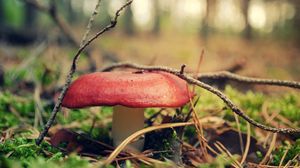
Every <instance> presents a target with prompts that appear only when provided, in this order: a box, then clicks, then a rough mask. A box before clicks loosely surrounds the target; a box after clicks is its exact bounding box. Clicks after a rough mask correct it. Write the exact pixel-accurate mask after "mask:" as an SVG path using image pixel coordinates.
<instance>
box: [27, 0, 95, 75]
mask: <svg viewBox="0 0 300 168" xmlns="http://www.w3.org/2000/svg"><path fill="white" fill-rule="evenodd" d="M23 1H24V2H25V3H27V4H30V5H32V6H33V7H35V9H37V10H39V11H41V12H44V13H46V14H48V15H49V16H50V17H51V19H52V20H53V22H54V23H55V24H56V25H57V26H58V27H59V28H60V30H61V31H62V32H63V34H64V35H65V37H66V38H67V39H68V40H69V41H70V43H71V44H72V45H73V46H75V47H76V48H80V47H81V43H80V42H79V41H78V40H77V39H76V38H75V36H74V33H72V32H73V31H72V29H71V27H70V26H69V25H68V23H67V22H66V21H65V20H64V19H63V18H62V17H60V16H59V15H58V13H57V7H56V0H51V1H50V4H49V7H48V6H44V5H42V4H40V3H39V2H38V1H37V0H23ZM96 9H98V7H97V5H96ZM94 13H95V11H94ZM94 13H93V14H92V17H91V18H93V17H94ZM87 30H88V29H87ZM83 52H84V53H85V54H86V55H87V56H88V58H89V59H88V60H89V64H90V66H91V67H90V69H91V70H95V69H96V65H95V62H94V61H93V60H92V59H91V58H90V55H91V54H90V52H89V50H85V51H83Z"/></svg>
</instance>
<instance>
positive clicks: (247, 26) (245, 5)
mask: <svg viewBox="0 0 300 168" xmlns="http://www.w3.org/2000/svg"><path fill="white" fill-rule="evenodd" d="M241 7H242V12H243V16H244V19H245V29H244V31H243V36H244V37H245V38H246V39H248V40H250V39H252V28H251V25H250V24H249V17H248V10H249V0H242V1H241Z"/></svg>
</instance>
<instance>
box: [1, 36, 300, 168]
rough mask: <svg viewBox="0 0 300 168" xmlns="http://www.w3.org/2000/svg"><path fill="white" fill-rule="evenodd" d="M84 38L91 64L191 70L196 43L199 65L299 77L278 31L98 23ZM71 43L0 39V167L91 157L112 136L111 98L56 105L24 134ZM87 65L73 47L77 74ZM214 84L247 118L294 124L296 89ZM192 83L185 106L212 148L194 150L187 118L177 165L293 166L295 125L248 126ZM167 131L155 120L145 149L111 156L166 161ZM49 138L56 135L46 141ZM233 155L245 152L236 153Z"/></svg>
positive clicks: (88, 161) (299, 104)
mask: <svg viewBox="0 0 300 168" xmlns="http://www.w3.org/2000/svg"><path fill="white" fill-rule="evenodd" d="M91 47H92V48H93V49H92V59H93V61H94V62H95V63H96V64H97V69H101V68H102V67H103V66H105V65H110V64H111V63H112V62H115V61H131V62H135V63H139V64H145V65H163V66H169V67H172V68H177V69H180V66H181V65H182V64H186V65H187V68H186V71H190V72H194V71H195V69H196V67H197V65H198V60H199V57H200V54H201V52H202V50H204V59H203V61H202V62H201V65H200V73H201V72H211V71H219V70H231V69H232V68H233V67H238V68H237V69H235V70H234V72H235V73H238V74H243V75H247V76H255V77H264V78H277V79H289V80H295V81H299V80H300V76H299V75H298V74H299V72H300V67H299V66H298V64H299V63H300V57H299V53H300V51H299V50H300V49H299V48H297V47H296V46H294V45H293V44H292V43H291V42H285V41H279V42H278V41H274V40H271V39H265V40H262V39H261V40H254V41H247V40H243V39H241V38H239V37H219V36H216V37H211V38H209V39H207V40H206V41H204V40H200V39H199V37H195V36H192V35H180V33H179V34H176V36H174V35H172V34H171V33H164V34H161V35H159V36H153V35H136V36H125V35H122V34H120V33H107V34H105V35H104V36H102V37H101V38H100V39H98V40H97V41H96V42H95V43H94V44H92V46H91ZM75 51H76V49H74V48H72V47H71V46H68V45H64V44H60V45H58V44H57V43H56V42H48V43H39V44H36V45H33V46H27V47H24V46H22V47H16V46H9V45H8V44H1V45H0V133H1V135H0V136H1V137H0V167H1V168H2V167H9V168H10V167H11V168H14V167H33V168H35V167H41V166H43V167H45V168H47V167H49V168H55V167H68V168H69V167H70V168H71V167H72V168H73V167H78V168H79V167H93V166H95V165H96V164H97V163H99V161H100V162H101V161H104V160H105V158H106V157H108V155H109V154H110V153H111V151H112V149H111V148H110V147H108V146H106V145H111V144H112V140H111V133H110V131H111V117H112V112H113V109H112V108H111V107H93V108H87V109H80V110H67V109H62V110H61V112H60V113H58V116H57V119H56V122H55V124H54V125H53V127H52V128H51V129H50V131H49V135H48V136H47V137H46V138H45V141H44V142H43V143H42V145H41V146H37V145H35V142H34V140H35V139H36V138H37V136H38V135H39V132H40V131H41V129H42V127H43V125H44V124H45V122H46V121H47V119H48V117H49V115H50V112H51V111H52V109H53V106H54V103H55V102H56V98H57V95H58V93H59V91H60V89H61V87H62V85H63V84H64V82H65V78H66V74H67V73H68V70H69V68H70V66H71V60H72V57H73V55H74V53H75ZM88 67H89V64H88V61H87V58H86V57H84V56H83V57H81V58H80V61H79V66H78V70H79V73H78V74H81V73H86V71H85V70H86V69H88ZM78 74H77V75H78ZM230 84H233V85H230ZM222 85H226V86H224V90H223V91H224V93H225V94H226V95H227V96H228V97H229V98H230V99H231V100H233V102H234V103H235V104H236V105H238V106H239V107H240V108H241V109H243V110H244V111H245V112H246V113H247V114H248V115H249V116H250V117H251V118H253V119H254V120H256V121H258V122H261V123H263V124H267V125H270V126H273V127H277V128H282V127H291V128H299V127H300V95H299V93H298V92H297V90H292V89H278V87H274V86H272V87H271V86H263V87H261V86H260V87H257V86H246V85H244V84H243V85H242V84H239V83H223V84H222ZM191 87H192V86H191ZM196 93H197V96H196V97H197V98H198V97H199V101H198V102H197V103H196V105H195V108H194V111H195V112H196V113H197V114H198V115H199V117H200V120H201V121H202V122H203V123H202V126H203V130H204V133H203V134H202V135H203V136H204V137H205V138H206V139H207V142H208V143H207V144H206V145H208V146H211V147H212V148H213V149H215V150H216V151H217V152H218V154H217V155H216V154H214V153H212V152H210V151H208V152H207V150H203V144H202V143H203V142H200V143H199V139H198V138H199V136H198V135H199V132H197V130H196V129H195V127H194V126H187V127H186V128H185V129H184V132H183V137H182V138H180V142H182V144H183V148H182V158H183V163H184V164H185V166H186V167H188V166H189V167H199V166H200V167H225V166H226V165H231V166H237V167H239V166H242V165H245V164H247V165H248V166H257V165H258V164H261V165H264V166H265V167H268V166H270V167H271V166H279V165H281V166H291V167H292V166H300V161H299V157H300V155H299V154H300V137H299V135H294V136H290V135H283V134H273V133H270V132H266V131H263V130H261V129H258V128H255V127H254V126H251V127H249V126H248V124H247V122H245V121H244V120H243V119H239V120H236V117H235V115H234V113H233V112H232V111H231V110H230V109H228V108H227V107H226V105H225V104H224V103H223V102H222V101H221V100H220V99H218V98H217V97H216V96H214V95H212V94H211V93H209V92H207V91H205V90H203V89H199V88H197V89H196ZM189 109H191V105H190V104H187V105H186V106H185V107H184V108H182V109H179V110H178V109H177V112H176V110H175V109H167V110H164V111H163V112H161V113H159V115H154V114H156V113H157V112H158V111H160V109H157V108H153V109H152V108H151V109H147V111H146V113H145V116H146V118H147V119H149V118H150V117H151V116H153V115H154V117H152V118H151V120H148V122H147V125H148V126H151V125H157V124H161V123H167V122H172V121H174V120H177V119H178V118H177V117H178V116H181V117H186V115H187V113H188V112H189ZM167 112H170V113H167ZM175 114H177V115H175ZM147 119H146V120H147ZM239 130H240V131H239ZM174 133H175V132H174V130H173V129H164V130H156V131H153V132H150V133H148V134H146V135H145V136H146V146H145V151H144V154H145V156H143V157H142V156H140V155H138V156H133V155H132V154H130V153H126V152H123V153H121V154H120V155H119V156H118V158H117V159H116V160H115V162H114V163H113V164H112V165H111V166H113V165H114V166H116V164H117V165H118V164H125V165H126V166H133V167H151V166H154V167H160V166H162V165H163V166H165V167H172V166H174V163H173V162H172V161H171V159H172V156H173V154H172V150H170V142H171V141H172V138H173V136H172V135H173V134H174ZM175 134H176V133H175ZM55 135H56V136H55ZM250 135H251V136H250ZM157 137H160V138H157ZM50 142H52V143H50ZM53 142H57V143H59V145H53ZM241 142H243V143H241ZM102 143H104V144H106V145H103V144H102ZM220 144H221V145H220ZM204 146H205V145H204ZM204 148H205V147H204ZM245 151H248V152H245ZM245 153H246V154H245ZM150 157H151V158H154V160H151V159H149V158H150ZM243 157H245V162H244V163H241V160H243V159H242V158H243ZM125 160H126V161H125ZM160 161H163V162H160ZM137 165H138V166H137Z"/></svg>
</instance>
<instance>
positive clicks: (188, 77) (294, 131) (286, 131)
mask: <svg viewBox="0 0 300 168" xmlns="http://www.w3.org/2000/svg"><path fill="white" fill-rule="evenodd" d="M115 68H134V69H138V70H150V71H164V72H168V73H171V74H174V75H176V76H178V77H180V78H182V79H183V80H185V81H187V82H188V83H190V84H194V85H197V86H199V87H201V88H203V89H205V90H208V91H209V92H211V93H213V94H215V95H216V96H218V97H219V98H220V99H222V100H223V102H224V103H225V104H226V105H227V106H228V107H229V108H230V109H231V110H232V111H233V112H234V113H236V114H237V115H239V116H240V117H242V118H244V119H245V120H246V121H248V122H249V123H250V124H252V125H254V126H256V127H258V128H261V129H263V130H266V131H271V132H277V133H284V134H300V129H293V128H274V127H270V126H266V125H264V124H261V123H258V122H257V121H255V120H253V119H252V118H250V117H249V116H248V115H246V114H245V113H244V112H243V111H242V110H241V109H239V108H238V107H237V106H236V105H235V104H234V103H233V102H232V101H231V100H230V99H229V98H228V97H227V96H226V95H225V94H223V93H222V92H221V91H220V90H218V89H215V88H214V87H212V86H210V85H208V84H205V83H203V82H201V81H199V80H197V79H195V78H193V77H192V76H191V75H189V74H184V73H183V74H181V73H180V70H177V69H172V68H168V67H162V66H144V65H138V64H133V63H117V64H113V65H111V66H109V67H106V68H104V69H102V71H111V70H113V69H115ZM283 83H285V84H286V82H283ZM293 83H295V84H296V83H297V82H293ZM297 85H299V84H298V83H297ZM284 86H286V85H284ZM288 86H294V85H288Z"/></svg>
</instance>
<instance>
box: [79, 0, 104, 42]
mask: <svg viewBox="0 0 300 168" xmlns="http://www.w3.org/2000/svg"><path fill="white" fill-rule="evenodd" d="M100 3H101V0H98V1H97V4H96V6H95V9H94V12H93V13H92V16H91V17H90V20H89V23H88V25H87V27H86V31H85V33H84V35H83V38H82V40H81V43H80V46H82V45H83V44H84V43H85V41H86V39H87V37H88V36H89V33H90V31H91V28H92V26H93V23H94V18H95V16H96V15H97V14H98V9H99V6H100Z"/></svg>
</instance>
